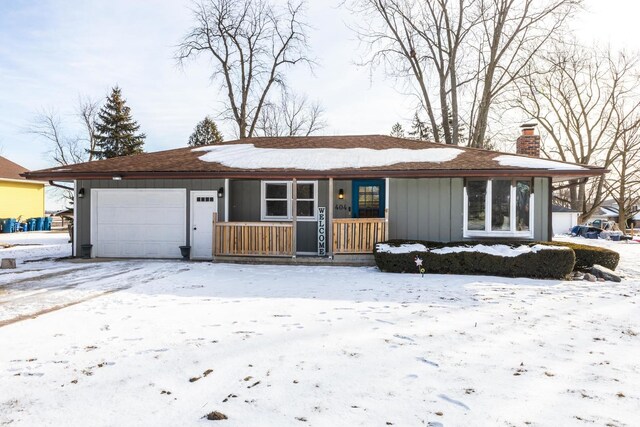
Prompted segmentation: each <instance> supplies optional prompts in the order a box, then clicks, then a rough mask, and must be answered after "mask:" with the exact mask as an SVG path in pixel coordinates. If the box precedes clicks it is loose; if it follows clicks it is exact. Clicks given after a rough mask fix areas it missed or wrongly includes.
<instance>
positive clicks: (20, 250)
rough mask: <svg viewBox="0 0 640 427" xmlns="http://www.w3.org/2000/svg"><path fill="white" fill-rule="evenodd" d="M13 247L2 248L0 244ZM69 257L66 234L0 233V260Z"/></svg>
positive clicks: (69, 250) (36, 232) (20, 260)
mask: <svg viewBox="0 0 640 427" xmlns="http://www.w3.org/2000/svg"><path fill="white" fill-rule="evenodd" d="M3 243H4V244H9V245H13V246H11V247H8V248H3V246H4V245H2V244H3ZM70 255H71V243H69V233H68V232H66V231H65V232H53V231H30V232H26V233H0V258H16V260H17V261H18V264H22V261H24V260H27V259H29V260H33V259H42V258H50V257H52V258H60V257H65V256H70Z"/></svg>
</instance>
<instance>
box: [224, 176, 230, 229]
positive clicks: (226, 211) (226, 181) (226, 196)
mask: <svg viewBox="0 0 640 427" xmlns="http://www.w3.org/2000/svg"><path fill="white" fill-rule="evenodd" d="M224 222H229V178H225V179H224Z"/></svg>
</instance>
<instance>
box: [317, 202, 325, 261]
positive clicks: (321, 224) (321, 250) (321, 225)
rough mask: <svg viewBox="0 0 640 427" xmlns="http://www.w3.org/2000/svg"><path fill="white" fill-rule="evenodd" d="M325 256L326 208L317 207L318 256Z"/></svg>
mask: <svg viewBox="0 0 640 427" xmlns="http://www.w3.org/2000/svg"><path fill="white" fill-rule="evenodd" d="M326 254H327V208H325V207H318V256H325V255H326Z"/></svg>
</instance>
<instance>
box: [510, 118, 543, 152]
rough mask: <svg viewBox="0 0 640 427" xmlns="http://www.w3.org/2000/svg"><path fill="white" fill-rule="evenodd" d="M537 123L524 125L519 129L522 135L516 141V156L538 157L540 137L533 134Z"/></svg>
mask: <svg viewBox="0 0 640 427" xmlns="http://www.w3.org/2000/svg"><path fill="white" fill-rule="evenodd" d="M537 125H538V124H537V123H532V122H531V123H525V124H523V125H522V126H520V128H521V129H522V135H520V136H519V137H518V139H517V140H516V154H524V155H526V156H531V157H540V135H536V134H535V129H536V126H537Z"/></svg>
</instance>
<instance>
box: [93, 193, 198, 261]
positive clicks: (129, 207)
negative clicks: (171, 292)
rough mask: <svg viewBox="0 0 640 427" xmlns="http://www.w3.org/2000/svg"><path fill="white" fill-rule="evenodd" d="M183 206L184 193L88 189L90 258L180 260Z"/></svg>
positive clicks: (184, 209) (182, 240)
mask: <svg viewBox="0 0 640 427" xmlns="http://www.w3.org/2000/svg"><path fill="white" fill-rule="evenodd" d="M186 204H187V197H186V190H185V189H92V190H91V243H92V245H93V256H95V257H109V258H180V246H182V245H185V244H186V227H187V226H186V218H187V215H186V210H187V205H186Z"/></svg>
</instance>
